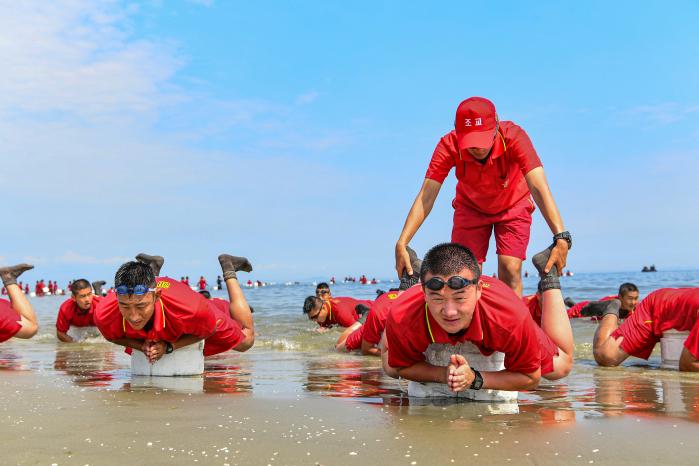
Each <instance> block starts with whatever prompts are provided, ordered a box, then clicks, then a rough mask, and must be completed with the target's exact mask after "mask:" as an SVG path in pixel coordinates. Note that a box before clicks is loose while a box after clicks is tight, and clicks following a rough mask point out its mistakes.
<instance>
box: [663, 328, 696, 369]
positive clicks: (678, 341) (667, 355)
mask: <svg viewBox="0 0 699 466" xmlns="http://www.w3.org/2000/svg"><path fill="white" fill-rule="evenodd" d="M688 336H689V331H682V332H680V331H678V330H667V331H665V332H664V333H663V336H662V338H661V339H660V359H661V363H660V367H662V368H664V369H679V366H680V356H681V355H682V350H683V349H684V342H685V340H687V337H688Z"/></svg>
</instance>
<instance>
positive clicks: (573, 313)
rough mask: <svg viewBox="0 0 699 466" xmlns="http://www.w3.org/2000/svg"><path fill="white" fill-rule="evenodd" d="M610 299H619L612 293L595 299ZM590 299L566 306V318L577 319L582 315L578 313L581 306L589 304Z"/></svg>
mask: <svg viewBox="0 0 699 466" xmlns="http://www.w3.org/2000/svg"><path fill="white" fill-rule="evenodd" d="M612 299H619V296H617V295H615V294H613V295H609V296H605V297H604V298H600V299H598V300H597V301H611V300H612ZM591 302H592V301H580V302H579V303H576V304H575V305H574V306H571V307H569V308H568V318H569V319H577V318H578V317H582V315H581V314H580V311H582V308H584V307H585V306H587V305H588V304H590V303H591Z"/></svg>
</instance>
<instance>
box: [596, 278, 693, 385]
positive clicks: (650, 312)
mask: <svg viewBox="0 0 699 466" xmlns="http://www.w3.org/2000/svg"><path fill="white" fill-rule="evenodd" d="M616 303H618V301H616ZM619 309H620V306H619V305H617V306H611V307H608V308H607V309H606V310H605V314H604V317H602V321H601V322H600V324H599V327H598V328H597V332H595V337H594V340H593V352H594V356H595V361H597V363H598V364H599V365H600V366H618V365H619V364H621V363H622V362H623V361H624V360H626V358H628V357H629V356H635V357H637V358H641V359H648V358H649V357H650V354H651V352H652V351H653V348H654V347H655V345H656V343H658V342H659V341H660V338H661V337H662V336H663V333H665V332H667V331H668V330H678V331H687V330H689V337H688V338H687V340H686V341H685V342H684V348H683V350H682V354H681V356H680V361H679V370H681V371H690V372H699V323H698V322H699V313H698V312H697V310H699V288H661V289H659V290H656V291H654V292H652V293H651V294H649V295H648V296H646V298H645V299H643V300H642V301H641V302H640V303H638V306H636V310H635V311H634V312H633V313H632V314H631V315H630V316H629V317H628V318H627V319H626V320H625V321H624V322H622V323H621V325H619Z"/></svg>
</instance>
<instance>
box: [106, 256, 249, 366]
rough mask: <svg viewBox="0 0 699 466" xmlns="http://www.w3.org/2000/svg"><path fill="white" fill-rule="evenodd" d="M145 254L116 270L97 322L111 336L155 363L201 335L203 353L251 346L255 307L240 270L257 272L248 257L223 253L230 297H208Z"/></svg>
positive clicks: (246, 348)
mask: <svg viewBox="0 0 699 466" xmlns="http://www.w3.org/2000/svg"><path fill="white" fill-rule="evenodd" d="M141 256H143V255H139V257H138V259H139V261H138V262H136V261H134V262H127V263H125V264H123V265H122V266H121V267H120V268H119V270H117V273H116V275H115V277H114V288H115V291H116V293H110V294H109V295H107V297H106V298H105V299H103V300H102V301H101V302H100V304H99V305H98V306H97V309H96V310H95V324H97V327H98V328H99V330H100V332H102V335H104V337H105V338H106V339H107V340H109V341H111V342H112V343H115V344H118V345H121V346H125V347H127V348H131V349H135V350H137V351H142V352H143V353H144V354H145V355H146V357H147V358H148V359H149V360H150V361H151V362H155V361H157V360H159V359H160V358H162V357H163V355H165V354H169V353H172V352H173V351H176V350H177V349H179V348H182V347H184V346H188V345H191V344H194V343H197V342H198V341H201V340H205V341H204V356H211V355H214V354H218V353H222V352H224V351H228V350H230V349H234V350H236V351H247V350H248V349H250V348H251V347H252V345H253V343H254V342H255V330H254V326H253V319H252V312H251V310H250V306H248V304H247V301H246V299H245V295H244V294H243V291H242V290H241V289H240V285H239V284H238V277H237V274H236V272H239V271H245V272H250V271H252V265H250V262H249V261H248V260H247V259H246V258H244V257H234V256H230V255H228V254H221V255H220V256H219V258H218V260H219V263H220V264H221V269H222V271H223V278H224V280H225V282H226V287H227V288H228V297H229V299H230V302H226V301H224V300H218V299H216V300H207V299H206V298H204V297H203V296H202V295H201V294H199V293H197V292H195V291H193V290H192V289H191V288H190V287H189V286H186V285H185V284H183V283H181V282H178V281H177V280H174V279H172V278H168V277H157V278H156V276H155V273H154V269H159V268H160V267H159V266H158V267H153V264H152V263H150V261H148V260H144V259H143V258H142V257H141ZM152 257H158V256H152Z"/></svg>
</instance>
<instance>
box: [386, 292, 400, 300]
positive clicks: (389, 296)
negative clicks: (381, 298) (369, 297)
mask: <svg viewBox="0 0 699 466" xmlns="http://www.w3.org/2000/svg"><path fill="white" fill-rule="evenodd" d="M397 297H398V294H396V293H390V294H389V295H388V299H396V298H397Z"/></svg>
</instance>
